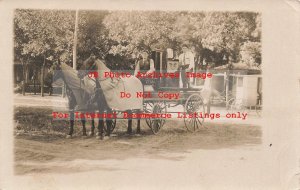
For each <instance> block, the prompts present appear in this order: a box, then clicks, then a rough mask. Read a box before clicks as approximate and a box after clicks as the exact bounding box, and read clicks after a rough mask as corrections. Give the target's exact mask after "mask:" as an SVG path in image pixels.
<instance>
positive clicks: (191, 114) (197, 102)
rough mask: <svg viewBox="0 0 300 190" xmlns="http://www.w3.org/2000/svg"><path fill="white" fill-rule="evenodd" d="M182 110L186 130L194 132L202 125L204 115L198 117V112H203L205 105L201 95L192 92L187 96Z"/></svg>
mask: <svg viewBox="0 0 300 190" xmlns="http://www.w3.org/2000/svg"><path fill="white" fill-rule="evenodd" d="M184 111H185V113H186V114H188V115H187V118H184V124H185V127H186V129H187V130H188V131H190V132H194V131H197V130H198V129H199V127H200V126H202V125H203V122H204V117H201V118H199V113H200V112H202V113H205V107H204V103H203V100H202V97H201V96H200V95H199V94H192V95H190V96H189V97H188V99H187V100H186V102H185V105H184Z"/></svg>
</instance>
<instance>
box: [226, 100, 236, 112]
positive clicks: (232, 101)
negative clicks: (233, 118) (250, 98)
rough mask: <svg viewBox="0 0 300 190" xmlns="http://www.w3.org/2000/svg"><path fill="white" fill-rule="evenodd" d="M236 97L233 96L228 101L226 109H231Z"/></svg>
mask: <svg viewBox="0 0 300 190" xmlns="http://www.w3.org/2000/svg"><path fill="white" fill-rule="evenodd" d="M234 100H235V98H231V99H229V100H228V101H227V102H226V110H229V109H231V105H232V103H234Z"/></svg>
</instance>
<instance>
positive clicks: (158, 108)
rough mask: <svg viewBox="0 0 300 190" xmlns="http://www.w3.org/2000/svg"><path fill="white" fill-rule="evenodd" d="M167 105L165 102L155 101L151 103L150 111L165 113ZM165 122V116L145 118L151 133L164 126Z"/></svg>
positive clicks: (155, 132)
mask: <svg viewBox="0 0 300 190" xmlns="http://www.w3.org/2000/svg"><path fill="white" fill-rule="evenodd" d="M166 110H167V107H166V104H165V102H156V103H154V104H153V107H152V111H151V113H159V114H164V113H166ZM165 122H166V119H165V118H149V119H148V118H147V119H146V123H147V125H148V126H149V127H150V129H151V131H152V132H153V134H157V133H158V132H159V130H160V129H161V128H162V127H163V126H164V124H165Z"/></svg>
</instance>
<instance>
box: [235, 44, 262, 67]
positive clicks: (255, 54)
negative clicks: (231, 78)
mask: <svg viewBox="0 0 300 190" xmlns="http://www.w3.org/2000/svg"><path fill="white" fill-rule="evenodd" d="M240 54H241V62H244V63H246V64H248V65H249V66H254V65H260V64H261V44H260V43H259V42H250V41H248V42H245V43H244V44H243V45H242V46H241V51H240Z"/></svg>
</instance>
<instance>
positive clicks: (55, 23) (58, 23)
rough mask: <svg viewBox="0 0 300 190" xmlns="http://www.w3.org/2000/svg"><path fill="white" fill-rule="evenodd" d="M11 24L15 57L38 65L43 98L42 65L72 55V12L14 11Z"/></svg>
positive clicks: (43, 69)
mask: <svg viewBox="0 0 300 190" xmlns="http://www.w3.org/2000/svg"><path fill="white" fill-rule="evenodd" d="M14 22H15V58H16V59H21V60H24V58H27V59H30V60H32V61H34V62H36V64H39V65H40V66H41V86H42V88H41V95H42V96H43V95H44V88H43V87H44V71H45V66H46V63H47V62H48V63H51V62H53V61H54V60H55V59H58V58H59V57H60V55H61V54H62V53H66V54H70V53H71V52H72V42H73V30H72V29H73V26H74V24H73V23H74V12H72V11H56V10H49V11H48V10H16V12H15V19H14ZM27 62H28V61H27Z"/></svg>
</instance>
